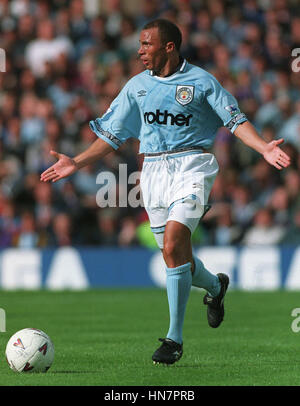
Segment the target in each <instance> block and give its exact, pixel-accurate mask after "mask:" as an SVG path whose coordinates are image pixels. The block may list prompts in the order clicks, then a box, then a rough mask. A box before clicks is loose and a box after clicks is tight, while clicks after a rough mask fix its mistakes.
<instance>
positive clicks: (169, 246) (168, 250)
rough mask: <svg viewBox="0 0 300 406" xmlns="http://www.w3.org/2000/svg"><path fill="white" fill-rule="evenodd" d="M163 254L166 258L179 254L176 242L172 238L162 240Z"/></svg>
mask: <svg viewBox="0 0 300 406" xmlns="http://www.w3.org/2000/svg"><path fill="white" fill-rule="evenodd" d="M163 254H164V257H166V258H170V259H171V258H173V259H175V258H176V257H177V256H178V254H179V247H178V243H177V242H176V241H174V240H169V241H165V242H164V248H163Z"/></svg>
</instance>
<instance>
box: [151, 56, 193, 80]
mask: <svg viewBox="0 0 300 406" xmlns="http://www.w3.org/2000/svg"><path fill="white" fill-rule="evenodd" d="M186 66H187V60H186V59H183V62H182V64H181V65H180V68H179V69H178V70H177V71H176V72H174V73H183V72H185V69H186ZM174 73H173V74H172V75H174ZM149 75H150V76H155V72H154V70H150V71H149Z"/></svg>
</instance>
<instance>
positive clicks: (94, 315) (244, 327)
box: [0, 289, 300, 386]
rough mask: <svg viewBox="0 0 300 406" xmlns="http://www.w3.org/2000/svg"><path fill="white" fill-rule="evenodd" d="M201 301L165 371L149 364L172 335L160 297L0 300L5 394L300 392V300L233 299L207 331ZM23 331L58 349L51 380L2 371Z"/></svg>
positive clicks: (270, 295) (67, 295) (63, 295)
mask: <svg viewBox="0 0 300 406" xmlns="http://www.w3.org/2000/svg"><path fill="white" fill-rule="evenodd" d="M202 298H203V292H201V293H199V292H196V291H192V292H191V296H190V300H189V303H188V307H187V311H186V319H185V326H184V354H183V357H182V359H181V360H180V361H179V362H178V363H177V364H175V365H173V366H169V367H166V366H163V365H158V366H154V365H153V364H152V361H151V356H152V353H153V352H154V350H155V349H156V348H157V346H158V345H159V342H158V341H157V339H158V337H164V336H165V334H166V332H167V328H168V322H169V317H168V305H167V298H166V293H165V291H163V290H159V289H140V290H133V289H132V290H130V289H128V290H125V289H114V290H88V291H82V292H70V291H67V292H51V291H34V292H26V291H18V292H8V291H0V307H1V308H3V309H5V311H6V330H7V331H6V333H0V385H5V386H12V385H13V386H18V385H21V386H24V385H26V386H31V385H32V386H38V385H43V386H45V385H60V386H82V385H85V386H89V385H93V386H95V385H97V386H115V385H116V386H156V385H158V386H183V385H184V386H210V385H217V386H229V385H230V386H241V385H243V386H252V385H260V386H265V385H266V386H269V385H276V386H277V385H279V386H285V385H289V386H290V385H297V386H298V385H299V383H300V340H299V339H300V332H299V333H294V332H293V331H292V329H291V323H292V321H293V318H292V317H291V311H292V309H293V308H296V307H300V295H299V292H286V291H276V292H255V293H254V292H241V291H229V292H228V294H227V296H226V315H225V322H224V323H223V324H222V326H221V327H220V328H218V329H212V328H210V327H208V325H207V320H206V308H205V307H204V305H203V304H202ZM24 327H35V328H39V329H41V330H44V331H45V332H46V333H47V334H49V335H50V337H51V338H52V340H53V342H54V345H55V360H54V363H53V365H52V367H51V368H50V370H49V371H48V372H47V374H25V373H24V374H17V373H14V372H13V371H11V370H10V369H9V367H8V365H7V363H6V361H5V355H4V353H5V346H6V342H7V341H8V339H9V337H10V336H11V335H12V334H14V333H15V332H16V331H17V330H20V329H22V328H24Z"/></svg>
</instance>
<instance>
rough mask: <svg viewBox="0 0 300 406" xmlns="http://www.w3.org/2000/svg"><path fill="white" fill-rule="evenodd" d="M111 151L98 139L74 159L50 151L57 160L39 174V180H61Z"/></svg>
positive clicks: (108, 146) (109, 147) (107, 145)
mask: <svg viewBox="0 0 300 406" xmlns="http://www.w3.org/2000/svg"><path fill="white" fill-rule="evenodd" d="M112 151H114V149H113V147H111V146H110V145H109V144H108V143H107V142H105V141H103V140H102V139H101V138H98V139H97V140H96V141H94V142H93V143H92V144H91V145H90V146H89V147H88V148H87V149H86V150H85V151H83V152H82V153H81V154H79V155H77V156H76V157H74V158H70V157H68V156H67V155H64V154H60V153H58V152H56V151H50V154H51V155H53V156H54V157H55V158H56V159H57V162H56V163H55V164H53V165H52V166H50V167H49V168H48V169H46V170H45V171H44V172H43V173H42V174H41V178H40V179H41V181H42V182H48V181H52V182H57V181H58V180H60V179H62V178H66V177H67V176H70V175H72V174H73V173H75V172H76V171H78V170H79V169H81V168H83V167H84V166H86V165H89V164H91V163H93V162H95V161H96V160H97V159H100V158H102V157H104V156H105V155H107V154H108V153H109V152H112Z"/></svg>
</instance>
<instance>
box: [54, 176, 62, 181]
mask: <svg viewBox="0 0 300 406" xmlns="http://www.w3.org/2000/svg"><path fill="white" fill-rule="evenodd" d="M61 178H62V177H61V176H60V175H56V176H54V177H53V178H52V182H57V181H58V180H59V179H61Z"/></svg>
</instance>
